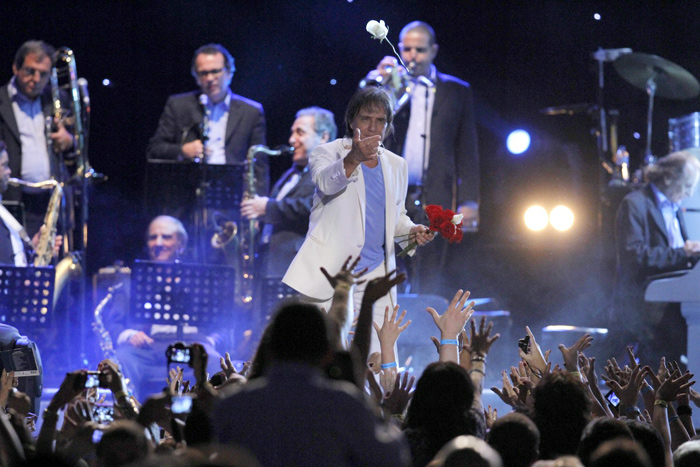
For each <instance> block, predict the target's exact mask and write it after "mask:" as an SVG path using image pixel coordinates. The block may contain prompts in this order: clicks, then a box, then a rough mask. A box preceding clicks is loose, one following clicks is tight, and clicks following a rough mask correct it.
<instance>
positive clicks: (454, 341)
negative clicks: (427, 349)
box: [440, 339, 459, 345]
mask: <svg viewBox="0 0 700 467" xmlns="http://www.w3.org/2000/svg"><path fill="white" fill-rule="evenodd" d="M440 345H459V341H458V340H457V339H442V340H440Z"/></svg>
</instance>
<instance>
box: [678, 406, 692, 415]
mask: <svg viewBox="0 0 700 467" xmlns="http://www.w3.org/2000/svg"><path fill="white" fill-rule="evenodd" d="M676 413H677V414H678V415H693V408H692V407H690V406H689V405H679V406H678V407H677V408H676Z"/></svg>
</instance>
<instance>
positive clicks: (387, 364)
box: [382, 362, 396, 370]
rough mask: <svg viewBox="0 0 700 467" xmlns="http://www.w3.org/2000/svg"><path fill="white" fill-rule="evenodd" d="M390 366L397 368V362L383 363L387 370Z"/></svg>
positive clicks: (383, 367)
mask: <svg viewBox="0 0 700 467" xmlns="http://www.w3.org/2000/svg"><path fill="white" fill-rule="evenodd" d="M388 368H396V362H391V363H382V370H386V369H388Z"/></svg>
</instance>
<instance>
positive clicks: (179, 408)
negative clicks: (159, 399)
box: [170, 396, 192, 413]
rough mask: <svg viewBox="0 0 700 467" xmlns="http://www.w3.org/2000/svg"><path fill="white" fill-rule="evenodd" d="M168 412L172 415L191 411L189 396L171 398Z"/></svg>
mask: <svg viewBox="0 0 700 467" xmlns="http://www.w3.org/2000/svg"><path fill="white" fill-rule="evenodd" d="M170 411H171V412H172V413H190V411H192V398H191V397H190V396H173V398H172V403H171V404H170Z"/></svg>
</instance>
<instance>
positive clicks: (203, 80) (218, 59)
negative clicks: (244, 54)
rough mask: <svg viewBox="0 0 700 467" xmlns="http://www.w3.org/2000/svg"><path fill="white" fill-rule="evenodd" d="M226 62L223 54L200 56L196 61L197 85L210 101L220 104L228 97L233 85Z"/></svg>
mask: <svg viewBox="0 0 700 467" xmlns="http://www.w3.org/2000/svg"><path fill="white" fill-rule="evenodd" d="M225 63H226V60H225V59H224V56H223V55H222V54H221V53H218V52H217V53H216V54H213V55H210V54H199V55H197V58H196V59H195V72H196V73H197V84H198V85H199V87H200V89H201V90H202V92H203V93H204V94H206V95H207V97H209V100H210V101H212V102H213V103H214V104H218V103H219V102H221V101H222V100H224V98H225V97H226V91H227V89H228V86H229V84H231V78H232V76H231V72H229V71H228V70H227V69H226V66H225Z"/></svg>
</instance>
